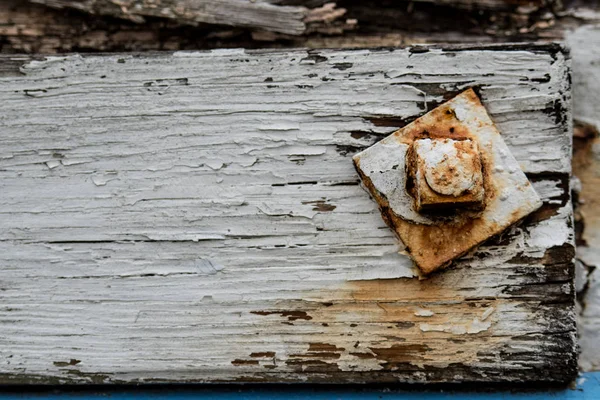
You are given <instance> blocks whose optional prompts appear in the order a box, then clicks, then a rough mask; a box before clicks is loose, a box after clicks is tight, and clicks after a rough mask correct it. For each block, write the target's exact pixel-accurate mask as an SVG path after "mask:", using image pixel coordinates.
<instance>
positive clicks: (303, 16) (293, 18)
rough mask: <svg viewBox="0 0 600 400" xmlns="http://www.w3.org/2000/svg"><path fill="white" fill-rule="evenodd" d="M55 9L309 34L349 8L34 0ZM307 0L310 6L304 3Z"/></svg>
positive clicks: (229, 1)
mask: <svg viewBox="0 0 600 400" xmlns="http://www.w3.org/2000/svg"><path fill="white" fill-rule="evenodd" d="M31 2H32V3H37V4H43V5H47V6H50V7H54V8H73V9H76V10H80V11H83V12H86V13H91V14H95V15H108V16H112V17H118V18H123V19H128V20H131V21H134V22H145V19H144V18H145V17H158V18H166V19H169V20H172V21H175V22H177V23H179V24H184V25H197V24H199V23H205V24H216V25H230V26H237V27H245V28H254V29H264V30H266V31H272V32H280V33H285V34H288V35H302V34H304V33H306V30H307V24H310V23H322V22H331V21H333V20H335V19H337V18H339V17H341V16H342V15H344V13H345V10H344V9H341V8H338V9H336V8H335V6H333V7H331V6H328V7H324V8H323V7H320V6H322V5H323V4H324V3H325V1H320V0H311V1H306V2H302V1H300V2H299V4H298V5H282V4H281V3H285V1H278V0H257V1H248V0H158V1H157V0H152V1H149V0H125V1H115V0H85V1H80V0H31ZM297 3H298V2H297ZM303 3H306V4H307V5H309V6H310V7H305V6H303V5H302V4H303Z"/></svg>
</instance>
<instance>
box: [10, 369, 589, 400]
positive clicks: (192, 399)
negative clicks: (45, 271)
mask: <svg viewBox="0 0 600 400" xmlns="http://www.w3.org/2000/svg"><path fill="white" fill-rule="evenodd" d="M14 389H15V388H12V389H11V393H6V392H5V393H0V399H1V400H12V399H15V400H17V399H21V400H22V399H37V400H55V399H56V400H58V399H67V400H71V399H73V400H75V399H91V400H163V399H164V400H197V399H215V398H221V399H236V400H257V399H273V400H300V399H308V400H335V399H349V400H394V399H401V400H458V399H461V400H479V399H481V400H520V399H522V400H552V399H561V400H562V399H565V400H592V399H593V400H600V372H588V373H584V374H582V375H580V377H579V378H577V381H576V387H575V388H574V389H559V390H556V389H554V390H547V391H545V390H536V391H527V392H510V391H497V392H476V391H461V390H460V389H457V390H453V391H440V390H436V391H433V390H423V391H396V390H392V389H372V390H369V389H366V390H362V389H357V388H356V387H353V388H352V389H349V388H344V387H343V386H339V387H335V388H333V389H332V388H331V387H328V388H326V389H325V388H320V387H319V386H294V385H290V386H283V387H282V386H276V387H273V388H269V387H265V386H262V387H260V388H256V387H252V386H239V385H238V386H228V385H201V386H193V387H181V386H178V387H175V388H169V387H168V386H164V387H161V388H159V389H157V388H152V386H142V387H128V388H123V389H116V390H115V389H114V388H112V389H110V390H105V391H103V390H102V388H99V387H95V388H93V389H92V390H89V391H88V390H84V391H80V390H78V391H74V392H60V388H56V390H57V391H49V392H48V391H46V392H37V393H36V392H29V391H28V388H27V387H21V388H20V389H19V390H18V391H14ZM0 390H1V389H0Z"/></svg>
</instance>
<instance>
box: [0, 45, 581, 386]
mask: <svg viewBox="0 0 600 400" xmlns="http://www.w3.org/2000/svg"><path fill="white" fill-rule="evenodd" d="M1 63H2V65H4V67H3V68H0V71H2V74H3V75H4V77H3V78H0V83H1V84H0V99H1V100H2V101H0V115H1V116H2V117H1V118H2V126H3V134H2V136H1V137H0V185H1V186H2V187H1V190H0V213H2V215H3V217H2V218H0V267H1V268H2V276H1V279H0V303H1V304H2V306H1V307H0V330H1V331H2V335H0V373H1V374H2V375H1V380H2V381H3V382H19V383H22V382H44V383H48V382H55V383H56V382H79V383H80V382H96V383H98V382H142V381H143V382H148V381H177V382H183V381H196V382H200V381H202V382H205V381H211V382H214V381H245V382H255V381H263V382H274V381H277V382H288V381H302V382H306V381H311V382H366V381H369V382H397V381H404V382H407V381H421V382H439V381H444V382H448V381H521V380H540V381H567V380H569V379H571V378H572V377H573V376H574V375H575V373H576V353H575V335H576V334H575V314H574V290H573V282H572V278H573V263H572V259H573V255H574V250H573V229H572V226H571V219H572V218H571V217H572V215H571V205H570V198H569V190H568V188H569V172H570V152H571V148H570V138H569V133H570V130H571V126H570V109H569V89H568V79H567V76H568V68H567V60H566V59H565V56H564V55H563V52H562V51H561V49H560V48H559V47H558V46H554V45H547V46H505V47H495V48H481V47H478V48H472V49H464V48H446V49H430V48H425V47H419V48H410V49H398V50H378V51H375V50H374V51H366V50H362V51H320V52H314V51H310V52H307V51H243V50H219V51H212V52H195V53H175V54H153V55H147V56H132V55H107V56H78V55H73V56H68V57H54V58H52V57H51V58H48V59H46V60H37V61H35V60H32V61H27V60H24V59H23V57H20V58H18V59H16V60H11V59H10V57H4V58H3V59H2V62H1ZM19 66H20V67H19ZM469 86H475V87H477V88H478V90H479V91H480V93H481V96H482V100H483V103H484V105H485V106H486V107H487V109H488V110H489V112H490V115H491V116H492V118H493V119H494V121H495V122H496V124H497V126H498V128H499V130H500V132H501V133H502V135H503V136H504V138H505V140H506V142H507V144H508V145H509V147H510V149H511V152H512V153H513V154H514V155H515V157H516V158H517V160H518V161H519V163H520V165H521V167H522V168H523V169H524V171H525V172H526V173H527V174H528V176H529V178H530V179H531V180H532V181H533V183H534V187H535V189H536V190H537V192H538V193H539V194H540V196H541V197H542V199H543V200H544V206H543V207H542V209H540V211H538V212H537V213H535V214H534V215H532V216H531V217H530V218H528V219H527V220H526V221H525V222H524V224H523V225H521V226H520V227H516V228H514V229H512V230H510V231H509V232H506V233H505V234H504V235H502V236H501V237H498V238H495V239H493V240H491V241H489V242H488V243H486V244H485V245H484V246H482V247H481V248H480V249H479V250H478V251H477V252H475V253H474V254H470V255H468V256H466V257H465V258H464V259H462V260H461V261H460V262H458V263H457V264H456V266H455V267H454V268H452V269H449V270H447V271H445V272H444V273H443V274H438V275H434V276H432V277H431V278H429V279H426V280H419V279H418V278H417V277H416V276H415V272H414V269H413V268H412V264H411V263H410V260H409V259H408V258H407V257H406V256H403V255H401V254H398V250H399V246H398V242H397V241H396V239H395V238H394V236H393V234H392V233H391V232H390V231H389V229H388V228H387V227H386V226H385V223H384V222H383V221H382V219H381V217H380V214H379V211H378V210H377V206H376V204H375V202H374V201H372V200H371V199H370V198H369V196H368V194H367V193H366V192H365V191H364V190H363V189H362V188H361V187H360V186H359V185H358V177H357V175H356V172H355V171H354V167H353V165H352V161H351V155H352V154H354V153H355V152H357V151H358V150H360V149H363V148H365V147H367V146H369V145H371V144H373V143H374V142H375V141H377V140H378V139H379V138H381V137H383V136H384V135H386V134H388V133H390V132H392V131H394V130H396V129H397V128H398V127H400V126H402V125H403V124H405V123H406V122H407V121H410V120H412V119H414V118H415V117H416V116H418V115H420V114H422V113H423V112H425V111H426V110H428V109H430V108H431V107H434V106H435V105H437V104H439V103H441V102H442V101H444V98H445V96H451V95H453V94H455V93H457V92H459V91H461V90H463V89H464V88H466V87H469Z"/></svg>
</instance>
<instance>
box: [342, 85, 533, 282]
mask: <svg viewBox="0 0 600 400" xmlns="http://www.w3.org/2000/svg"><path fill="white" fill-rule="evenodd" d="M428 138H429V139H452V140H454V141H457V140H462V141H464V140H471V141H473V142H475V143H477V146H478V148H479V151H480V157H481V164H482V168H481V172H482V174H483V186H484V193H485V195H484V199H483V202H484V204H485V207H484V208H483V210H481V211H477V210H470V209H465V210H462V211H460V212H456V213H452V214H450V215H441V216H440V215H432V214H427V213H423V212H421V210H420V206H419V203H418V202H415V201H414V199H413V197H411V196H410V194H409V193H408V190H407V164H409V163H408V161H407V154H408V153H409V148H410V147H411V146H412V145H413V143H414V142H415V141H419V140H422V139H428ZM353 160H354V163H355V165H356V168H357V170H358V172H359V174H360V176H361V178H362V180H363V183H364V184H365V186H366V187H367V189H368V190H369V192H370V193H371V195H373V197H374V198H375V200H376V201H377V203H378V204H379V206H380V209H381V213H382V216H383V218H384V220H385V221H386V222H387V223H388V225H389V226H390V227H391V228H392V229H393V230H394V231H395V232H396V234H397V235H398V236H399V238H400V239H401V240H402V242H403V243H404V244H405V245H406V249H407V251H408V253H409V254H410V256H411V257H412V258H413V259H414V260H415V262H416V264H417V266H418V267H419V268H420V269H421V271H423V272H424V273H426V274H428V273H430V272H433V271H435V270H437V269H440V268H443V267H445V266H447V265H448V264H449V263H450V262H451V261H452V260H454V259H456V258H457V257H460V256H461V255H463V254H465V253H467V252H468V251H469V250H471V249H472V248H473V247H475V246H477V245H479V244H480V243H482V242H483V241H485V240H486V239H488V238H489V237H491V236H493V235H496V234H498V233H500V232H502V231H503V230H504V229H506V228H507V227H508V226H510V225H512V224H514V223H515V222H517V221H519V220H520V219H522V218H523V217H525V216H527V215H528V214H530V213H531V212H533V211H535V210H536V209H538V208H539V207H540V206H541V205H542V201H541V200H540V197H539V196H538V195H537V193H536V192H535V190H534V189H533V187H532V186H531V183H530V182H529V180H528V179H527V177H526V176H525V174H524V173H523V171H522V170H521V168H520V167H519V164H518V163H517V161H516V160H515V158H514V156H513V155H512V154H511V152H510V150H509V149H508V147H507V146H506V143H505V142H504V140H503V139H502V137H501V135H500V132H499V131H498V129H497V128H496V126H495V124H494V122H493V121H492V120H491V118H490V117H489V115H488V113H487V111H486V109H485V107H484V106H483V105H482V104H481V101H480V100H479V98H478V97H477V95H476V94H475V92H474V91H473V90H472V89H469V90H467V91H465V92H463V93H461V94H460V95H458V96H456V97H455V98H453V99H452V100H450V101H448V102H446V103H444V104H442V105H441V106H439V107H437V108H436V109H434V110H433V111H431V112H429V113H427V114H425V115H424V116H422V117H420V118H419V119H417V120H415V121H414V122H412V123H411V124H409V125H407V126H405V127H404V128H402V129H399V130H398V131H396V132H394V133H393V134H391V135H390V136H388V137H387V138H385V139H383V140H382V141H380V142H379V143H376V144H375V145H373V146H371V147H370V148H368V149H366V150H365V151H363V152H361V153H359V154H357V155H355V156H354V159H353ZM411 168H415V167H414V166H413V167H411V166H410V165H408V170H409V171H408V172H409V174H408V175H410V169H411Z"/></svg>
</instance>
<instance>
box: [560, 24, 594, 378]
mask: <svg viewBox="0 0 600 400" xmlns="http://www.w3.org/2000/svg"><path fill="white" fill-rule="evenodd" d="M567 41H568V44H569V45H570V46H571V52H572V54H573V68H574V71H575V73H574V74H573V94H574V99H573V103H574V104H573V105H574V118H576V119H577V121H578V122H579V123H578V126H577V127H576V129H575V138H574V139H575V144H576V147H575V150H576V151H575V153H574V157H573V172H574V174H575V175H576V176H577V177H578V178H579V179H580V181H581V189H580V193H579V197H580V199H581V201H582V203H581V204H579V206H578V214H579V217H580V220H581V225H582V230H583V231H582V235H581V240H580V242H581V243H579V247H578V248H577V256H578V258H579V259H580V262H581V265H582V268H581V274H582V277H581V281H582V283H581V288H580V289H581V307H582V310H581V318H580V336H581V349H582V352H581V359H580V363H581V367H582V368H583V369H584V370H588V371H589V370H597V369H598V368H600V350H599V349H598V331H599V330H600V268H599V267H600V139H599V138H598V131H599V130H600V81H599V80H600V68H599V65H600V25H596V26H594V25H590V26H585V27H581V28H579V29H577V30H575V31H574V32H572V33H570V34H569V35H568V36H567Z"/></svg>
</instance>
